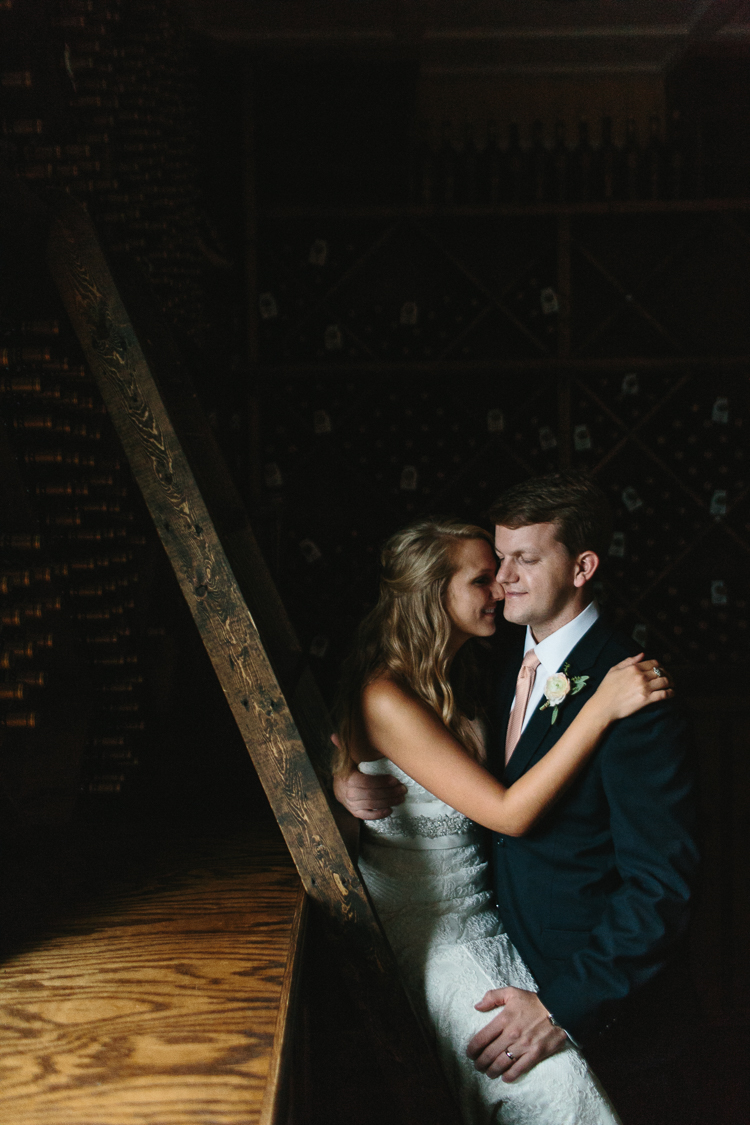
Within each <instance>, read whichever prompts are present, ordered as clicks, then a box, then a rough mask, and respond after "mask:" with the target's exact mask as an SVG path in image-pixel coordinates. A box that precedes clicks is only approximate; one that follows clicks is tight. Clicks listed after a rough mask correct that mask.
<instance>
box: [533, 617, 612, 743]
mask: <svg viewBox="0 0 750 1125" xmlns="http://www.w3.org/2000/svg"><path fill="white" fill-rule="evenodd" d="M598 617H599V607H598V606H597V604H596V602H591V603H590V604H589V605H587V606H586V608H585V609H584V610H583V611H582V612H581V613H579V614H578V616H577V617H574V618H573V620H572V621H569V622H568V624H567V625H563V627H562V628H561V629H558V630H557V631H556V632H554V633H550V635H549V636H548V637H545V638H544V640H543V641H539V643H538V644H535V643H534V637H533V634H532V632H531V629H530V627H529V626H528V625H527V626H526V644H525V647H524V650H523V653H524V656H525V655H526V653H527V652H528V651H529V649H530V648H533V649H534V651H535V652H536V655H537V656H538V657H539V661H540V663H539V667H538V668H537V670H536V678H535V680H534V686H533V688H532V689H531V695H530V696H529V702H528V704H527V706H526V714H525V715H524V719H523V726H522V727H521V731H522V732H523V731H524V730H525V729H526V725H527V723H528V722H529V719H530V718H531V716H532V715H533V714H534V712H535V711H536V710H537V708H538V707H539V705H540V704H541V702H542V697H543V694H544V685H545V684H546V682H547V677H548V676H553V675H554V674H555V672H559V671H560V669H561V668H562V666H563V664H564V663H565V660H566V658H567V657H568V655H569V654H570V653H571V652H572V651H573V649H574V648H575V647H576V645H577V644H578V642H579V641H580V640H581V638H582V637H583V636H584V635H585V634H586V633H588V631H589V629H590V628H591V626H592V625H593V624H594V622H595V621H596V619H597V618H598ZM513 706H514V707H515V700H513ZM511 710H513V708H511Z"/></svg>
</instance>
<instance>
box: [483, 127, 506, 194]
mask: <svg viewBox="0 0 750 1125" xmlns="http://www.w3.org/2000/svg"><path fill="white" fill-rule="evenodd" d="M481 185H482V186H481V201H482V202H483V203H488V204H489V205H490V207H497V206H498V204H499V203H500V202H501V201H502V188H503V152H502V149H501V148H500V140H499V136H498V129H497V123H496V122H495V121H490V123H489V125H488V127H487V144H486V146H485V149H484V153H483V156H482V179H481Z"/></svg>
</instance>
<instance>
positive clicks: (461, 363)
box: [258, 355, 750, 377]
mask: <svg viewBox="0 0 750 1125" xmlns="http://www.w3.org/2000/svg"><path fill="white" fill-rule="evenodd" d="M696 367H698V368H700V367H706V368H711V369H713V370H726V371H734V370H741V369H742V368H747V370H748V372H750V355H706V356H667V357H664V358H662V357H650V356H586V357H581V356H565V357H561V356H552V355H550V356H540V357H539V358H536V357H535V358H533V359H497V360H495V359H467V360H434V361H432V362H427V361H414V362H411V363H402V362H398V361H394V360H388V359H383V360H382V361H370V362H369V363H358V362H352V363H347V362H346V360H341V361H338V362H334V363H312V362H311V363H279V364H270V363H264V364H260V366H259V367H258V371H259V373H261V374H264V375H268V376H277V377H278V376H294V375H368V374H373V373H377V372H380V373H382V372H384V371H387V372H389V373H397V372H403V373H404V374H410V375H422V374H424V375H432V374H445V375H465V374H466V373H467V372H471V371H496V372H498V374H500V373H502V372H505V371H507V372H514V371H519V372H521V371H540V372H545V371H567V372H575V371H683V370H684V369H685V368H696Z"/></svg>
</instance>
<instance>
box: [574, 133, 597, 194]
mask: <svg viewBox="0 0 750 1125" xmlns="http://www.w3.org/2000/svg"><path fill="white" fill-rule="evenodd" d="M570 195H571V198H572V199H573V200H576V201H577V202H579V203H589V202H590V201H591V200H592V199H593V198H594V149H593V147H592V145H591V140H590V138H589V126H588V122H587V121H579V122H578V144H577V145H576V147H575V149H574V151H573V154H572V158H571V174H570Z"/></svg>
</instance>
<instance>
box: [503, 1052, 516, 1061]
mask: <svg viewBox="0 0 750 1125" xmlns="http://www.w3.org/2000/svg"><path fill="white" fill-rule="evenodd" d="M505 1053H506V1055H507V1056H508V1058H509V1059H510V1061H511V1062H515V1061H516V1056H515V1055H514V1054H513V1052H512V1051H508V1050H506V1052H505Z"/></svg>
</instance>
